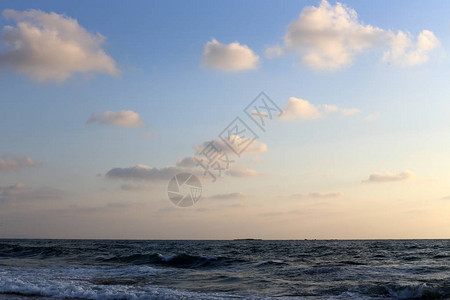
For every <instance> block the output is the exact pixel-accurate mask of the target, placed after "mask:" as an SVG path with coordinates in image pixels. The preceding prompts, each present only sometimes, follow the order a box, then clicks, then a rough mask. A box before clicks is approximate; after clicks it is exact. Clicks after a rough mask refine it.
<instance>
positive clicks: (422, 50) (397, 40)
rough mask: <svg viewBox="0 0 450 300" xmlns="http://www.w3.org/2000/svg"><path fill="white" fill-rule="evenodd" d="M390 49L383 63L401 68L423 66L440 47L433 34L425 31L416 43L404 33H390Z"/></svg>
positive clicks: (385, 54)
mask: <svg viewBox="0 0 450 300" xmlns="http://www.w3.org/2000/svg"><path fill="white" fill-rule="evenodd" d="M390 36H391V40H390V42H389V44H390V49H389V50H387V51H385V53H384V55H383V61H385V62H390V63H393V64H395V65H399V66H401V67H410V66H416V65H421V64H424V63H426V62H428V60H429V58H430V57H429V54H430V52H431V51H432V50H434V49H435V48H437V47H438V46H439V44H440V43H439V40H438V39H437V37H436V36H435V35H434V33H433V32H431V31H429V30H423V31H422V32H421V33H420V34H419V36H418V37H417V42H415V43H414V38H413V37H412V36H411V35H410V34H407V33H404V32H402V31H400V32H398V33H397V34H393V33H390Z"/></svg>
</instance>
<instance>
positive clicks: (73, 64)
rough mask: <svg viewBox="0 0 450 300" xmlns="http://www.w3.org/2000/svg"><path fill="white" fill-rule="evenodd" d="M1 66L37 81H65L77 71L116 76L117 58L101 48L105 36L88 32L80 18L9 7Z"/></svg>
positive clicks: (0, 54) (0, 60) (5, 12)
mask: <svg viewBox="0 0 450 300" xmlns="http://www.w3.org/2000/svg"><path fill="white" fill-rule="evenodd" d="M3 17H4V18H5V19H7V20H13V21H15V22H16V26H4V27H3V35H2V42H3V45H4V47H2V49H3V50H2V51H1V52H0V67H11V68H12V69H13V70H14V71H16V72H18V73H22V74H25V75H27V76H29V77H30V78H32V79H34V80H38V81H48V80H52V81H57V82H60V81H64V80H66V79H68V78H69V77H71V76H72V75H73V74H74V73H86V72H99V73H104V74H109V75H116V74H118V73H119V70H118V69H117V67H116V63H115V61H114V60H113V59H112V58H111V57H110V56H108V55H107V54H106V53H105V51H104V50H103V48H102V44H103V42H104V40H105V37H104V36H102V35H101V34H99V33H97V34H92V33H89V32H88V31H87V30H86V29H84V28H83V27H82V26H80V25H79V24H78V22H77V20H75V19H72V18H69V17H67V16H64V15H60V14H57V13H54V12H51V13H46V12H43V11H40V10H28V11H24V12H20V11H16V10H12V9H6V10H4V11H3Z"/></svg>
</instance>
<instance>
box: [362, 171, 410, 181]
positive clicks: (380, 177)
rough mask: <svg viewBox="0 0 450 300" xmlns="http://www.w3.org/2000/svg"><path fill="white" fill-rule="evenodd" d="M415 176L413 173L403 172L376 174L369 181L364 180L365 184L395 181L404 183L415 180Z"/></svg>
mask: <svg viewBox="0 0 450 300" xmlns="http://www.w3.org/2000/svg"><path fill="white" fill-rule="evenodd" d="M414 176H415V174H414V173H413V172H411V171H408V170H406V171H403V172H401V173H398V174H396V173H391V172H386V173H375V174H371V175H370V176H369V178H368V179H366V180H363V182H364V183H370V182H375V183H376V182H394V181H404V180H409V179H411V178H413V177H414Z"/></svg>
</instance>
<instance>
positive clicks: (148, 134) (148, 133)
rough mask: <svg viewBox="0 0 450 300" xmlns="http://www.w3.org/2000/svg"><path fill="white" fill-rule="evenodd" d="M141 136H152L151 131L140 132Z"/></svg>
mask: <svg viewBox="0 0 450 300" xmlns="http://www.w3.org/2000/svg"><path fill="white" fill-rule="evenodd" d="M141 136H142V137H143V138H148V137H151V136H152V133H151V132H150V131H144V132H141Z"/></svg>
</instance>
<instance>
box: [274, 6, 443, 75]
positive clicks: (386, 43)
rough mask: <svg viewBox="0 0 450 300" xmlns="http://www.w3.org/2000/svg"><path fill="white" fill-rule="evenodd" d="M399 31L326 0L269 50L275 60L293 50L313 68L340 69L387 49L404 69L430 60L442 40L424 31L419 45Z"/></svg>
mask: <svg viewBox="0 0 450 300" xmlns="http://www.w3.org/2000/svg"><path fill="white" fill-rule="evenodd" d="M412 40H413V39H412V37H410V36H409V35H407V34H405V33H404V32H402V31H399V32H398V33H397V34H394V33H393V32H392V31H390V30H384V29H381V28H378V27H374V26H371V25H366V24H364V23H362V22H361V21H360V20H359V19H358V14H357V13H356V11H355V10H353V9H351V8H349V7H347V6H345V5H343V4H342V3H339V2H337V3H336V5H331V4H329V3H328V2H327V1H326V0H322V2H321V3H320V5H319V6H318V7H315V6H309V7H305V8H304V9H303V10H302V12H301V13H300V16H299V17H298V19H296V20H294V21H293V22H291V23H290V24H289V26H288V29H287V32H286V35H285V37H284V46H283V47H281V46H279V45H276V46H273V47H269V48H267V49H266V56H267V57H269V58H273V57H276V56H279V55H282V54H283V53H286V52H288V50H292V51H295V52H297V53H298V54H299V55H301V57H302V61H303V63H304V64H306V65H307V66H308V67H310V68H311V69H316V70H328V71H333V70H339V69H342V68H345V67H347V66H349V65H351V64H352V62H353V61H354V60H355V59H356V56H357V55H358V54H360V53H362V52H365V51H368V50H374V49H380V50H382V49H386V48H388V50H385V53H384V56H383V58H382V60H383V61H385V62H392V63H394V64H397V65H400V66H414V65H419V64H422V63H425V62H427V61H428V54H429V52H430V51H432V50H433V49H435V48H436V47H437V46H438V44H439V41H438V39H437V38H436V37H435V36H434V34H433V33H432V32H431V31H428V30H424V31H422V32H421V33H420V34H419V36H418V38H417V43H416V44H414V43H413V41H412Z"/></svg>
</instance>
